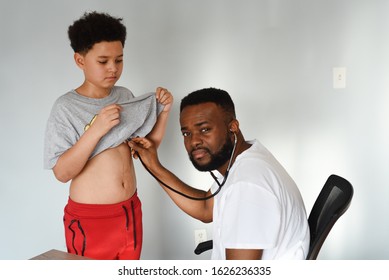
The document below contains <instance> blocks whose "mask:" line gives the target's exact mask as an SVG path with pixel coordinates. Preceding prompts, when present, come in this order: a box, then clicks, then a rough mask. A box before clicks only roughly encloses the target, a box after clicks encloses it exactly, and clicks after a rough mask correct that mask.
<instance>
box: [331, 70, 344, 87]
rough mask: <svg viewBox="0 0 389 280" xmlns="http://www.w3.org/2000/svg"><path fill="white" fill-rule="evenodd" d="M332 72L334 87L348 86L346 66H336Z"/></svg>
mask: <svg viewBox="0 0 389 280" xmlns="http://www.w3.org/2000/svg"><path fill="white" fill-rule="evenodd" d="M332 73H333V74H332V75H333V87H334V88H346V67H334V68H333V69H332Z"/></svg>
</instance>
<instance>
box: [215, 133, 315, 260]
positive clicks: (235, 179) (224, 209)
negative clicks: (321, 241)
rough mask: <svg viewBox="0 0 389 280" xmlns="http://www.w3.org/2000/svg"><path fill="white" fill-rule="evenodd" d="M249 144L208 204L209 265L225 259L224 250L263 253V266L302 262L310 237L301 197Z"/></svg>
mask: <svg viewBox="0 0 389 280" xmlns="http://www.w3.org/2000/svg"><path fill="white" fill-rule="evenodd" d="M250 143H251V144H252V146H251V147H250V148H249V149H248V150H246V151H244V152H243V153H242V154H240V155H239V156H238V157H237V158H236V160H235V162H234V164H233V165H232V167H231V170H230V172H229V175H228V178H227V181H226V183H225V185H224V186H223V187H222V189H221V191H220V193H219V194H217V195H216V196H215V198H214V208H213V250H212V259H222V260H224V259H226V254H225V251H226V248H230V249H263V254H262V259H264V260H267V259H305V258H306V255H307V253H308V249H309V240H310V233H309V227H308V221H307V215H306V211H305V207H304V203H303V200H302V198H301V194H300V192H299V190H298V188H297V186H296V184H295V183H294V181H293V179H292V178H291V177H290V176H289V175H288V173H287V172H286V171H285V169H284V168H283V167H282V166H281V164H280V163H279V162H278V161H277V160H276V159H275V158H274V156H273V155H272V154H271V153H270V152H269V151H268V150H267V149H266V148H265V147H264V146H263V145H262V144H261V143H259V142H258V141H256V140H255V141H251V142H250ZM218 177H219V182H221V181H222V176H221V175H220V174H219V173H218ZM217 188H218V185H217V184H216V183H214V184H213V185H212V188H211V190H212V192H215V191H216V190H217Z"/></svg>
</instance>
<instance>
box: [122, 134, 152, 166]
mask: <svg viewBox="0 0 389 280" xmlns="http://www.w3.org/2000/svg"><path fill="white" fill-rule="evenodd" d="M128 146H130V148H131V154H132V156H133V157H134V158H138V157H140V158H141V160H142V162H143V164H144V165H146V167H147V168H149V169H151V167H153V166H155V165H156V164H159V160H158V154H157V149H156V148H155V145H154V144H153V142H152V141H150V140H149V139H147V138H144V137H137V138H133V139H131V140H130V141H128Z"/></svg>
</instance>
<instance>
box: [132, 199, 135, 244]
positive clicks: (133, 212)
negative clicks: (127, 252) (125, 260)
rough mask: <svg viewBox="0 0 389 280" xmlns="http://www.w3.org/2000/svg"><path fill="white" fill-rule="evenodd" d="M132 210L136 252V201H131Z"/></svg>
mask: <svg viewBox="0 0 389 280" xmlns="http://www.w3.org/2000/svg"><path fill="white" fill-rule="evenodd" d="M131 210H132V231H133V234H134V250H135V249H136V223H135V211H134V201H132V200H131Z"/></svg>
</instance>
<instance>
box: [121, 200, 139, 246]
mask: <svg viewBox="0 0 389 280" xmlns="http://www.w3.org/2000/svg"><path fill="white" fill-rule="evenodd" d="M122 207H123V209H124V213H125V214H126V229H127V230H128V226H129V223H130V219H129V217H128V210H127V208H126V206H124V205H123V206H122ZM131 211H132V212H131V216H132V235H133V237H134V250H135V249H136V245H137V244H136V222H135V211H134V202H133V201H131Z"/></svg>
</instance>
